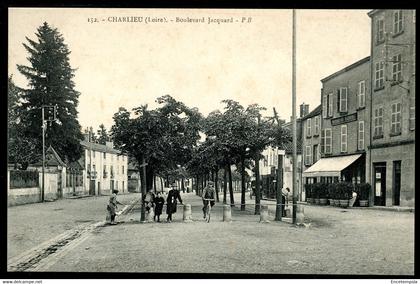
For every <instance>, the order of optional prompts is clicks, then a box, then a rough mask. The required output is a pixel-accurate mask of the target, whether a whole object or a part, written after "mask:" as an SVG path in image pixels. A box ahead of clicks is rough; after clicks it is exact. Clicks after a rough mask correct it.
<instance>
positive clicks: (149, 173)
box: [146, 166, 154, 192]
mask: <svg viewBox="0 0 420 284" xmlns="http://www.w3.org/2000/svg"><path fill="white" fill-rule="evenodd" d="M153 176H154V170H153V169H152V168H150V167H149V166H146V192H148V191H149V190H151V189H153Z"/></svg>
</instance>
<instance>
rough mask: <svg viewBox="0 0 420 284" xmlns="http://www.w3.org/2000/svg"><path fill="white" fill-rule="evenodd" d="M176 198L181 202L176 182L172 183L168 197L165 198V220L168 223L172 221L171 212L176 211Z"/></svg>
mask: <svg viewBox="0 0 420 284" xmlns="http://www.w3.org/2000/svg"><path fill="white" fill-rule="evenodd" d="M177 200H179V202H180V203H181V204H182V199H181V194H180V193H179V190H178V188H177V185H176V183H173V184H172V188H171V190H169V193H168V197H167V198H166V214H167V215H168V218H167V219H166V222H168V223H171V222H172V214H174V213H176V206H177Z"/></svg>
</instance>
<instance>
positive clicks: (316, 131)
mask: <svg viewBox="0 0 420 284" xmlns="http://www.w3.org/2000/svg"><path fill="white" fill-rule="evenodd" d="M314 135H319V116H315V121H314Z"/></svg>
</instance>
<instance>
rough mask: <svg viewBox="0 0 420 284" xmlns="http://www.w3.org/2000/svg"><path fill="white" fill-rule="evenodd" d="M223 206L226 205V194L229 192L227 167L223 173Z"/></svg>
mask: <svg viewBox="0 0 420 284" xmlns="http://www.w3.org/2000/svg"><path fill="white" fill-rule="evenodd" d="M223 172H224V173H223V204H226V192H227V169H226V167H225V169H224V171H223Z"/></svg>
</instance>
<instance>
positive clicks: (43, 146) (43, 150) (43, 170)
mask: <svg viewBox="0 0 420 284" xmlns="http://www.w3.org/2000/svg"><path fill="white" fill-rule="evenodd" d="M44 118H45V114H44V106H42V187H41V202H44V192H45V191H44V190H45V187H44V184H45V127H46V124H45V119H44Z"/></svg>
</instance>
